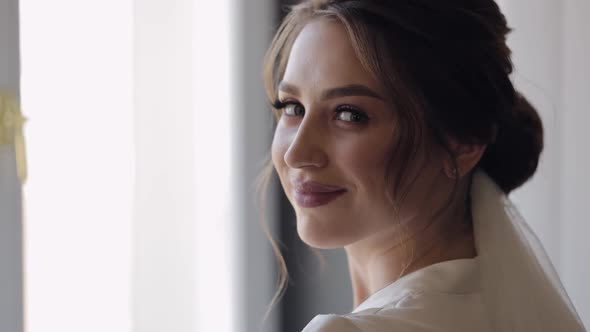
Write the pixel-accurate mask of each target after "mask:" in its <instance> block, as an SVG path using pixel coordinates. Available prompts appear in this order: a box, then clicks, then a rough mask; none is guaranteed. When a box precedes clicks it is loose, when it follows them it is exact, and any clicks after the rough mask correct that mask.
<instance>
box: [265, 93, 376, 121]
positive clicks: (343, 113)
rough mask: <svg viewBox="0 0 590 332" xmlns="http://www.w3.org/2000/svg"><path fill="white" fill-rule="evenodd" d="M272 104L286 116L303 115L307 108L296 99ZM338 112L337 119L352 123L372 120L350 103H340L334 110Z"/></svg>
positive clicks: (276, 101)
mask: <svg viewBox="0 0 590 332" xmlns="http://www.w3.org/2000/svg"><path fill="white" fill-rule="evenodd" d="M271 106H272V107H273V108H274V109H275V110H277V111H281V114H282V115H286V116H303V115H305V108H304V107H303V105H301V103H299V102H296V101H294V100H285V101H282V100H279V99H277V100H275V101H274V102H273V103H272V104H271ZM334 113H336V116H335V117H336V120H339V121H343V122H349V123H352V124H364V123H366V122H368V121H369V120H370V118H369V116H368V115H367V113H365V112H363V111H362V110H361V109H359V108H358V107H356V106H352V105H349V104H342V105H338V106H337V107H336V109H335V110H334Z"/></svg>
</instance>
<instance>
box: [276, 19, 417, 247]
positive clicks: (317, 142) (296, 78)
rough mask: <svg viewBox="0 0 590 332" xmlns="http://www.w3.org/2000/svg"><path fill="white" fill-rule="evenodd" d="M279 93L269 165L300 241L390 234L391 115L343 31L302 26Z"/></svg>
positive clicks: (336, 241)
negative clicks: (293, 216)
mask: <svg viewBox="0 0 590 332" xmlns="http://www.w3.org/2000/svg"><path fill="white" fill-rule="evenodd" d="M278 90H279V91H278V99H279V101H280V102H282V103H283V105H284V107H282V109H279V110H278V112H279V116H280V117H279V119H278V124H277V128H276V131H275V135H274V139H273V144H272V161H273V164H274V167H275V169H276V171H277V173H278V175H279V178H280V181H281V184H282V186H283V189H284V190H285V193H286V195H287V197H288V199H289V201H290V202H291V204H292V205H293V207H294V209H295V213H296V216H297V231H298V233H299V236H300V237H301V239H302V240H303V241H304V242H306V243H307V244H308V245H310V246H313V247H317V248H336V247H343V246H347V245H349V244H352V243H355V242H357V241H359V240H361V239H364V238H367V237H369V236H373V235H375V234H378V233H380V232H382V231H385V230H388V229H390V228H391V227H392V225H393V224H394V222H393V220H394V210H393V207H392V206H391V204H390V202H389V201H388V200H387V198H386V195H385V192H386V190H387V187H388V186H387V184H386V183H385V181H384V175H385V173H386V163H387V161H388V156H389V154H390V149H391V145H392V143H393V139H394V129H395V117H394V112H393V110H392V108H391V103H390V102H387V101H386V96H387V94H386V92H385V91H383V88H382V86H381V85H380V84H378V82H377V81H376V80H375V79H374V78H372V76H371V75H370V74H369V73H368V72H367V71H366V70H365V69H364V68H363V66H362V65H361V63H360V62H359V60H358V59H357V57H356V56H355V52H354V50H353V48H352V46H351V44H350V39H349V36H348V34H347V32H346V30H345V28H344V27H343V26H342V25H340V24H338V23H335V22H331V21H328V20H317V21H313V22H310V23H309V24H307V25H306V26H305V27H304V29H303V30H302V31H301V33H300V34H299V35H298V37H297V39H296V41H295V43H294V45H293V47H292V50H291V53H290V56H289V61H288V64H287V67H286V71H285V74H284V76H283V80H282V82H281V83H280V85H279V89H278ZM419 182H420V181H419ZM424 183H426V182H424ZM417 185H418V186H419V185H420V184H419V183H418V184H417ZM424 185H426V184H424ZM423 189H426V188H423ZM410 196H412V195H410ZM408 203H410V204H409V206H413V205H414V204H413V203H412V202H408ZM406 216H407V217H409V218H411V216H410V215H407V214H406Z"/></svg>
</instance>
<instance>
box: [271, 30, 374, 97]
mask: <svg viewBox="0 0 590 332" xmlns="http://www.w3.org/2000/svg"><path fill="white" fill-rule="evenodd" d="M283 82H288V83H289V84H290V85H292V86H297V87H299V88H301V89H312V90H323V89H326V88H330V87H334V86H345V85H364V86H367V87H369V88H371V89H373V90H376V91H377V90H381V89H380V88H379V84H378V83H377V82H376V81H375V80H374V78H373V77H372V75H371V74H370V73H369V72H368V71H367V70H366V69H365V68H364V67H363V65H362V64H361V62H360V61H359V59H358V58H357V55H356V53H355V50H354V48H353V47H352V43H351V41H350V37H349V35H348V32H347V31H346V29H345V27H344V26H343V25H342V24H340V23H338V22H335V21H333V20H327V19H317V20H313V21H311V22H309V23H308V24H306V26H305V27H304V28H303V29H302V30H301V32H300V33H299V35H298V36H297V38H296V39H295V42H294V43H293V47H292V48H291V52H290V54H289V60H288V62H287V67H286V69H285V74H284V75H283Z"/></svg>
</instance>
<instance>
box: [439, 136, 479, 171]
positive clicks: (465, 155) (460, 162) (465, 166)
mask: <svg viewBox="0 0 590 332" xmlns="http://www.w3.org/2000/svg"><path fill="white" fill-rule="evenodd" d="M449 143H450V144H449V148H450V152H451V153H452V155H447V157H445V158H444V159H443V167H444V170H445V174H446V175H447V177H449V178H450V179H454V178H457V177H458V178H462V177H463V176H465V174H467V173H469V172H470V171H471V170H472V169H473V168H474V167H475V165H477V163H478V162H479V160H480V159H481V157H482V156H483V153H484V152H485V150H486V147H487V145H485V144H464V143H457V142H455V141H453V140H451V141H450V142H449ZM453 159H454V160H455V162H453Z"/></svg>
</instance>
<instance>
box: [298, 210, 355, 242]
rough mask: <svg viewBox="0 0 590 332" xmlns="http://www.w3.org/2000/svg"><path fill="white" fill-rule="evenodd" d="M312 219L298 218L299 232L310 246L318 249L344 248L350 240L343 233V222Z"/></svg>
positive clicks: (300, 236)
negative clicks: (334, 222)
mask: <svg viewBox="0 0 590 332" xmlns="http://www.w3.org/2000/svg"><path fill="white" fill-rule="evenodd" d="M333 226H334V227H331V225H330V224H329V223H326V222H320V221H318V220H311V219H309V218H305V217H304V218H301V217H298V218H297V234H298V235H299V238H301V240H302V241H303V242H304V243H305V244H307V245H308V246H310V247H312V248H316V249H336V248H343V247H344V246H346V245H347V244H348V243H349V242H350V241H349V240H347V239H346V237H345V236H343V235H344V234H342V231H343V229H342V227H341V224H336V225H333Z"/></svg>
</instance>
